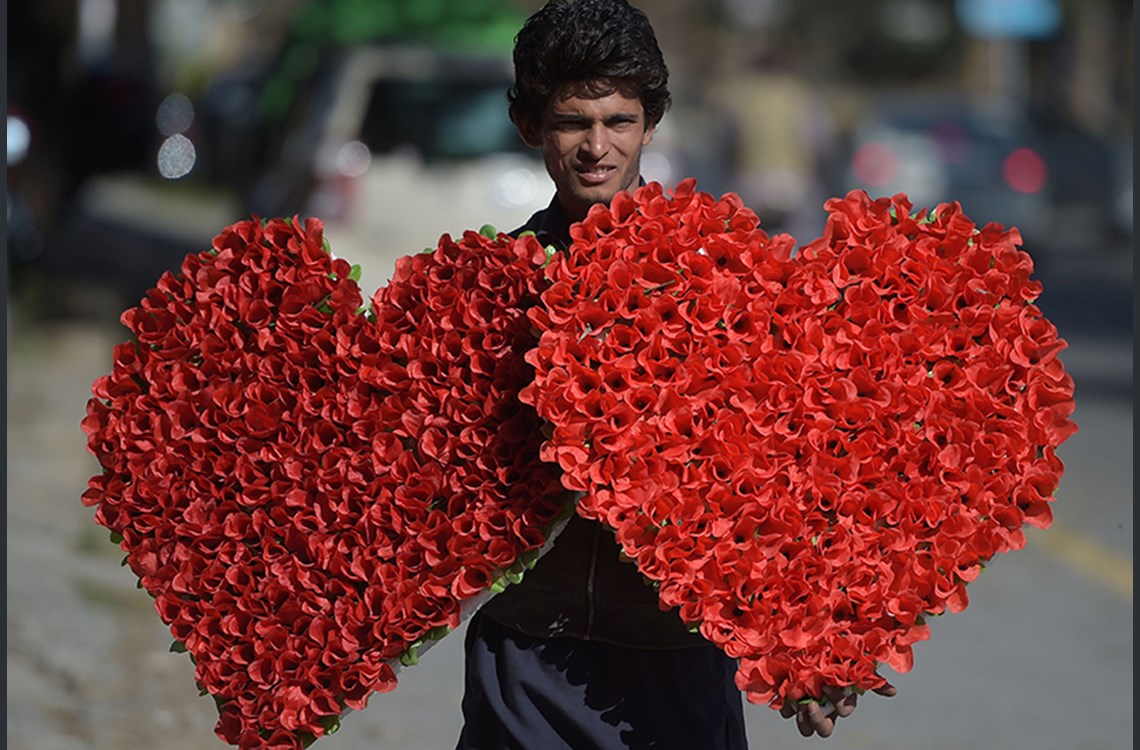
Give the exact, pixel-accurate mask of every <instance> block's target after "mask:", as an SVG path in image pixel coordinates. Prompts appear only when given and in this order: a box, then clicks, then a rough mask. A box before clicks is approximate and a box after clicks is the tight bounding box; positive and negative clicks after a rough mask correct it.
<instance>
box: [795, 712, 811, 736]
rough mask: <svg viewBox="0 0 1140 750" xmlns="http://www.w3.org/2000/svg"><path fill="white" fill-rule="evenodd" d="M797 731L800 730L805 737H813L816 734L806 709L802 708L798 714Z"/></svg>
mask: <svg viewBox="0 0 1140 750" xmlns="http://www.w3.org/2000/svg"><path fill="white" fill-rule="evenodd" d="M796 729H798V730H800V734H801V735H803V736H804V737H811V736H812V735H813V734H815V728H814V727H813V726H812V725H811V719H810V718H808V712H807V709H806V708H801V709H800V710H799V711H798V712H796Z"/></svg>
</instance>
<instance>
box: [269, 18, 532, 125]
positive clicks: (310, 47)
mask: <svg viewBox="0 0 1140 750" xmlns="http://www.w3.org/2000/svg"><path fill="white" fill-rule="evenodd" d="M526 16H527V13H526V12H525V11H523V10H522V9H521V8H520V7H519V5H518V4H517V3H512V2H509V1H508V0H462V1H458V0H379V1H378V0H309V1H308V2H306V3H304V4H303V5H302V6H301V7H300V8H298V10H297V11H296V13H295V14H294V15H293V18H292V21H291V23H290V27H289V30H288V32H287V35H286V39H285V42H284V44H283V46H282V49H281V52H280V56H279V60H280V64H279V65H277V66H276V68H275V70H274V72H273V74H272V75H271V76H270V78H269V79H268V80H267V81H266V84H265V87H264V88H263V89H262V92H261V100H260V110H261V114H262V116H263V117H264V118H266V119H268V120H271V121H272V120H276V119H278V118H280V117H282V116H283V115H284V114H285V112H286V111H287V109H288V107H289V102H290V101H291V99H292V95H293V90H294V87H295V85H296V83H297V82H298V81H299V80H301V79H303V78H305V77H306V76H308V75H309V74H310V73H311V72H312V71H313V70H314V69H315V67H316V65H317V61H318V57H319V54H320V52H321V51H322V50H324V49H327V48H329V47H342V46H347V45H352V44H360V43H365V42H383V41H393V42H419V43H424V44H428V45H432V46H439V47H446V48H448V49H452V50H470V51H481V52H493V53H502V54H505V55H509V54H510V52H511V48H512V46H513V44H514V36H515V33H516V32H517V31H518V29H519V27H520V26H522V24H523V21H525V20H526Z"/></svg>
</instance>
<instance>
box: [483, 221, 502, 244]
mask: <svg viewBox="0 0 1140 750" xmlns="http://www.w3.org/2000/svg"><path fill="white" fill-rule="evenodd" d="M479 234H481V235H483V236H484V237H487V238H489V239H492V240H493V239H495V238H496V237H498V236H499V232H498V230H496V229H495V227H494V226H492V225H490V224H484V225H483V226H481V227H479Z"/></svg>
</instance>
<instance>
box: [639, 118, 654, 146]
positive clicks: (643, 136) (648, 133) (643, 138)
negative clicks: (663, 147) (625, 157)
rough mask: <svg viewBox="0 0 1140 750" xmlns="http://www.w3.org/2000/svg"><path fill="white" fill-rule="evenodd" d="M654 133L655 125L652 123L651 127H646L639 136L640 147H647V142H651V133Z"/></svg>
mask: <svg viewBox="0 0 1140 750" xmlns="http://www.w3.org/2000/svg"><path fill="white" fill-rule="evenodd" d="M656 131H657V123H652V124H651V125H649V127H647V128H646V129H645V132H644V133H642V134H641V145H642V146H648V145H649V142H650V141H652V140H653V133H655V132H656Z"/></svg>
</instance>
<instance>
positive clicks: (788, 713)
mask: <svg viewBox="0 0 1140 750" xmlns="http://www.w3.org/2000/svg"><path fill="white" fill-rule="evenodd" d="M795 715H796V706H795V704H792V703H785V704H784V707H783V708H781V709H780V716H783V717H784V718H785V719H790V718H792V717H793V716H795Z"/></svg>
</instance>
